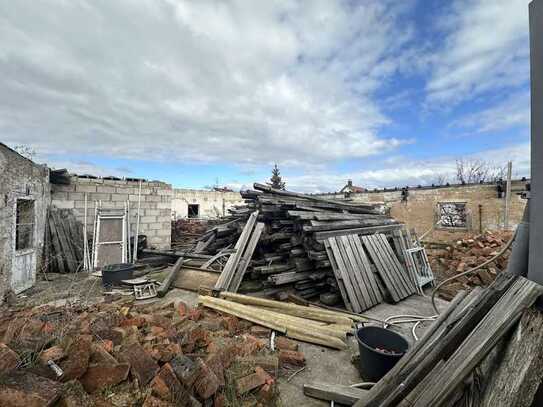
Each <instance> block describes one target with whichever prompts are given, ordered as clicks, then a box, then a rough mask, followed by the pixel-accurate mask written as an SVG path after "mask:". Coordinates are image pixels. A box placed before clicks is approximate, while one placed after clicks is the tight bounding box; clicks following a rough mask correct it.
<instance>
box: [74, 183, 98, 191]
mask: <svg viewBox="0 0 543 407" xmlns="http://www.w3.org/2000/svg"><path fill="white" fill-rule="evenodd" d="M75 190H76V192H96V185H84V184H77V185H76V186H75Z"/></svg>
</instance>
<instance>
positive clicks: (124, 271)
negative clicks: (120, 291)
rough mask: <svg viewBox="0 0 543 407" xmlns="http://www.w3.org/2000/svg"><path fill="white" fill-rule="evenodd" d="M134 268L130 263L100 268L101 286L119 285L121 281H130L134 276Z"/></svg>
mask: <svg viewBox="0 0 543 407" xmlns="http://www.w3.org/2000/svg"><path fill="white" fill-rule="evenodd" d="M134 270H135V267H134V265H133V264H130V263H119V264H109V265H107V266H104V267H102V285H103V286H104V287H109V286H112V285H121V284H122V283H121V281H122V280H130V279H131V278H132V276H133V275H134Z"/></svg>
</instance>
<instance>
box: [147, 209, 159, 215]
mask: <svg viewBox="0 0 543 407" xmlns="http://www.w3.org/2000/svg"><path fill="white" fill-rule="evenodd" d="M160 212H161V210H160V209H145V216H158V215H160V214H161V213H160Z"/></svg>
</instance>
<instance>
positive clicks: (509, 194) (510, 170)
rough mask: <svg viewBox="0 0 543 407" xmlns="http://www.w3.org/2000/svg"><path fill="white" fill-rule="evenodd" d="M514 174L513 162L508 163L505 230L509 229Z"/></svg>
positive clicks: (504, 217)
mask: <svg viewBox="0 0 543 407" xmlns="http://www.w3.org/2000/svg"><path fill="white" fill-rule="evenodd" d="M512 172H513V162H512V161H509V162H508V163H507V186H506V187H505V213H504V216H503V228H504V229H505V230H507V229H509V211H510V208H511V173H512Z"/></svg>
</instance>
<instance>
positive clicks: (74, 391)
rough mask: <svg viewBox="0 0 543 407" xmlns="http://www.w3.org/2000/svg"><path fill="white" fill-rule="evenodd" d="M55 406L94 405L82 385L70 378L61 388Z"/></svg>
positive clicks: (87, 406) (86, 406) (88, 406)
mask: <svg viewBox="0 0 543 407" xmlns="http://www.w3.org/2000/svg"><path fill="white" fill-rule="evenodd" d="M55 407H96V406H95V404H94V403H93V401H92V399H91V398H90V396H89V395H88V394H87V393H86V392H85V389H84V388H83V385H82V384H81V383H80V382H79V381H77V380H72V381H69V382H67V383H66V384H65V385H64V388H63V389H62V395H61V397H60V400H59V401H58V403H57V404H55Z"/></svg>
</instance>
